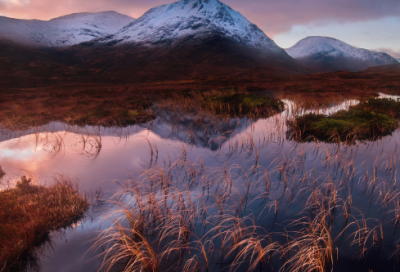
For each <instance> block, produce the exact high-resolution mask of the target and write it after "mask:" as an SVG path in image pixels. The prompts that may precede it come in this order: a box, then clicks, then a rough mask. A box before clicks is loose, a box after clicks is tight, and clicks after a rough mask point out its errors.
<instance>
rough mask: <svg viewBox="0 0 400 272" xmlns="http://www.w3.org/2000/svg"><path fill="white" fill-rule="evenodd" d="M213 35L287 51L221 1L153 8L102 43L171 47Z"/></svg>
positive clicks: (199, 0)
mask: <svg viewBox="0 0 400 272" xmlns="http://www.w3.org/2000/svg"><path fill="white" fill-rule="evenodd" d="M213 35H219V36H223V37H225V38H229V39H231V40H232V41H235V42H237V43H240V44H243V45H246V46H251V47H254V48H260V49H268V50H272V51H275V52H281V51H283V50H282V49H281V48H280V47H278V46H277V45H276V44H275V42H274V41H272V40H271V39H270V38H268V37H267V36H266V35H265V34H264V32H263V31H262V30H261V29H259V28H258V27H257V26H256V25H254V24H252V23H251V22H249V21H248V20H247V19H246V18H245V17H243V16H242V15H241V14H240V13H239V12H237V11H234V10H233V9H231V8H230V7H229V6H227V5H225V4H223V3H221V2H220V1H218V0H180V1H178V2H175V3H172V4H168V5H162V6H159V7H155V8H152V9H150V10H149V11H148V12H146V13H145V14H144V15H143V16H142V17H140V18H138V19H137V20H135V21H134V22H132V23H130V24H129V25H127V26H125V27H124V28H123V29H121V30H120V31H119V32H117V33H116V34H115V35H111V36H109V37H107V38H105V39H102V40H101V42H102V43H110V44H123V43H141V44H143V45H158V44H170V45H171V44H176V43H181V42H188V41H189V42H196V41H199V40H200V41H201V40H203V39H205V38H207V37H210V36H213ZM285 55H286V54H285Z"/></svg>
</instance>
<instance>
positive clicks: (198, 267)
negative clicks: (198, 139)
mask: <svg viewBox="0 0 400 272" xmlns="http://www.w3.org/2000/svg"><path fill="white" fill-rule="evenodd" d="M229 141H232V142H233V143H232V145H233V146H234V145H236V144H235V141H237V140H233V139H231V140H229ZM239 141H240V140H239ZM257 143H258V144H257ZM237 144H238V145H242V148H237V149H234V150H231V148H230V146H231V145H230V144H227V145H228V146H229V150H230V151H229V152H228V154H229V155H228V156H231V153H232V152H233V153H234V152H239V153H241V154H242V155H246V157H247V158H249V157H252V158H253V161H252V163H253V165H252V166H251V167H247V166H246V164H244V165H236V164H233V165H230V166H229V164H228V163H227V162H225V163H224V164H223V165H221V166H215V167H212V166H208V167H207V166H205V165H204V162H203V160H202V159H201V158H198V159H197V160H196V161H194V162H193V161H191V160H190V159H189V157H188V154H187V150H186V149H185V147H184V146H182V150H180V152H178V153H179V155H178V156H176V158H175V159H172V158H171V157H170V156H169V155H168V160H167V161H165V160H164V166H163V165H159V164H158V163H157V160H155V159H153V165H151V166H150V167H149V168H148V169H146V170H143V171H142V174H141V175H140V177H139V178H138V180H130V181H128V182H126V183H125V184H124V185H123V187H122V188H121V189H122V190H123V191H122V192H119V193H118V194H117V195H118V198H117V199H116V200H114V201H115V202H114V204H116V205H118V206H119V207H120V208H121V209H120V210H117V211H114V212H112V213H111V214H108V215H107V216H106V219H105V220H111V222H112V226H111V227H110V228H108V229H106V230H105V231H104V232H102V233H101V235H100V236H99V237H98V240H97V241H96V243H95V245H94V246H93V249H100V248H101V249H102V250H103V254H102V257H103V258H104V263H103V268H104V270H105V271H111V270H112V269H113V268H114V267H119V268H120V269H121V271H133V270H134V271H146V272H147V271H169V270H176V271H219V270H223V271H244V270H246V271H272V270H273V271H298V272H300V271H301V272H316V271H317V272H328V271H333V268H334V267H335V266H336V264H337V262H340V261H341V260H342V259H341V258H343V257H344V256H343V255H341V253H340V252H341V250H342V249H344V251H345V252H350V253H345V254H347V255H348V256H346V258H350V259H351V260H352V261H353V262H363V263H365V264H368V263H369V260H370V259H371V258H372V259H373V258H374V257H373V256H372V253H373V252H376V250H381V248H383V243H384V242H387V243H392V242H393V241H390V239H387V238H386V237H385V233H386V235H391V234H388V233H389V232H392V231H393V229H395V230H396V229H397V227H398V224H399V221H400V219H399V218H400V216H399V214H400V212H399V205H400V204H399V201H398V197H399V192H398V190H397V188H396V178H395V175H396V173H397V172H396V158H395V155H394V154H393V156H390V157H388V160H386V161H383V163H381V164H378V163H375V164H374V166H373V169H372V171H370V173H371V174H368V173H369V172H368V170H367V172H366V173H365V177H364V178H362V177H361V178H360V179H359V180H358V182H356V180H355V175H356V172H357V171H356V170H355V166H354V161H353V159H354V158H352V157H351V156H350V157H348V154H347V153H346V152H343V153H342V152H341V149H342V148H345V149H346V148H349V149H352V147H351V146H343V147H341V146H340V145H334V146H336V147H337V149H335V148H334V149H333V150H332V149H328V148H326V150H323V151H322V152H321V153H319V151H318V154H319V155H318V156H316V155H315V154H314V152H316V150H319V148H320V147H319V146H318V144H317V143H316V144H315V145H314V148H315V149H314V150H313V151H312V152H311V153H312V154H313V155H312V156H314V155H315V156H316V157H318V158H319V159H320V161H321V164H322V165H323V167H322V169H321V168H319V169H318V170H317V169H316V168H315V167H314V169H308V170H306V169H305V164H304V161H305V160H306V158H307V150H296V154H295V156H292V157H286V156H285V155H284V154H282V155H281V156H280V155H277V156H276V158H275V159H274V160H273V162H272V163H271V165H270V167H268V168H264V167H263V166H260V165H258V151H257V150H260V149H261V148H262V145H263V144H262V143H261V142H260V141H256V140H255V139H254V135H249V136H248V137H247V138H242V139H241V143H239V142H238V143H237ZM149 146H150V149H151V150H153V151H151V156H152V157H156V156H158V153H157V154H156V152H154V150H155V149H156V148H155V146H154V144H149ZM219 154H220V155H223V154H224V153H219ZM383 173H384V174H383ZM358 175H359V174H358ZM353 190H355V191H356V192H357V193H356V194H355V196H354V194H353V193H352V191H353ZM121 193H122V195H124V196H125V197H124V198H123V200H121V198H120V196H121ZM359 194H361V199H362V198H365V199H366V202H368V203H367V206H368V205H370V206H369V210H368V212H369V213H371V214H369V216H373V214H374V215H376V216H378V219H375V218H372V217H370V218H366V217H365V215H364V214H363V213H362V212H361V210H360V205H361V204H360V203H359V202H360V201H362V200H360V198H358V195H359ZM354 197H357V201H354V200H353V198H354ZM290 207H294V210H297V211H298V212H297V213H295V214H293V213H292V212H290V215H289V217H286V215H285V214H286V213H287V212H288V211H289V208H290ZM361 208H362V207H361ZM373 211H376V214H375V213H373ZM392 235H394V236H396V234H392ZM396 237H397V236H396ZM392 253H393V255H392V259H390V255H391V254H392ZM398 256H399V255H398V248H396V251H395V252H390V254H388V255H387V259H388V261H390V262H393V261H394V264H395V265H396V264H397V263H396V262H397V261H396V260H397V259H398ZM395 267H396V268H397V266H395Z"/></svg>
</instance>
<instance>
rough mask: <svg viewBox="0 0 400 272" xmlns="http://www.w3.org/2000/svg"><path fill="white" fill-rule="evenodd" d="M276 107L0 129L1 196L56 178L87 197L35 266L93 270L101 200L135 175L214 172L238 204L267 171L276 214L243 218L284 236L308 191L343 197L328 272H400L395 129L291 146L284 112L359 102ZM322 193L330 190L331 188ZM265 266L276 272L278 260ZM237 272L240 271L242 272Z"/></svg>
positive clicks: (265, 211)
mask: <svg viewBox="0 0 400 272" xmlns="http://www.w3.org/2000/svg"><path fill="white" fill-rule="evenodd" d="M381 97H383V95H381ZM284 102H285V104H286V107H285V111H284V112H282V113H281V114H278V115H275V116H273V117H270V118H267V119H258V120H249V119H246V118H241V119H239V118H236V119H218V118H216V117H204V116H203V117H202V119H201V122H200V121H199V120H197V119H196V118H197V117H196V115H195V114H185V115H181V114H178V113H177V112H174V111H168V110H164V111H163V112H159V114H158V115H157V117H156V119H155V120H154V121H153V122H151V123H148V124H143V125H136V126H130V127H126V128H103V127H83V128H82V127H75V126H67V125H65V124H63V123H51V124H49V125H46V126H43V127H38V128H35V129H31V130H28V131H20V132H11V131H3V132H2V133H1V135H0V165H2V167H3V169H4V171H5V172H6V176H5V177H4V178H3V180H2V181H1V187H0V189H4V188H6V187H7V186H10V187H12V186H13V184H14V183H15V181H16V180H17V179H18V178H19V177H21V176H22V175H26V176H30V177H32V178H33V180H34V182H35V183H37V184H51V182H52V179H53V177H55V176H57V175H64V176H67V177H69V178H70V179H71V180H73V181H74V182H76V183H77V184H78V185H79V188H80V190H81V191H82V192H86V193H87V194H88V196H89V199H90V200H91V203H92V207H91V208H90V209H89V211H88V212H87V215H86V216H85V218H84V219H83V220H82V221H81V222H79V223H78V224H76V225H74V226H72V227H71V228H69V229H66V230H64V231H62V232H57V233H53V234H52V235H51V243H50V244H47V245H46V246H44V247H43V248H41V249H40V250H41V251H40V252H41V257H40V260H39V264H40V271H43V272H53V271H74V272H81V271H82V272H83V271H85V272H90V271H98V269H99V268H100V266H101V263H102V258H101V257H99V256H98V254H99V253H101V251H102V249H98V250H93V249H90V248H91V246H92V245H93V243H94V241H95V240H96V236H97V235H98V234H99V232H100V231H101V230H104V229H106V228H107V227H109V226H110V222H109V221H107V220H105V217H104V214H106V213H109V212H110V211H113V210H117V209H118V207H116V205H114V204H112V203H109V202H107V200H108V199H110V198H111V197H112V196H115V194H116V193H118V192H120V190H121V187H123V184H124V183H125V182H127V181H128V180H134V181H136V182H146V179H144V178H143V171H148V170H149V169H155V168H165V167H166V165H171V162H172V164H173V163H174V162H176V161H182V160H184V161H185V164H189V163H192V165H197V166H198V165H199V164H200V162H201V165H202V166H201V167H202V169H203V168H204V169H213V171H210V172H212V173H214V174H210V175H217V174H215V173H217V172H218V170H216V169H229V171H230V173H232V175H233V176H234V178H233V179H234V180H235V182H234V183H233V190H234V191H235V192H236V193H235V194H232V195H236V197H239V196H240V197H242V194H243V192H244V191H246V195H247V197H249V198H250V199H257V197H258V195H259V194H260V192H259V190H260V188H259V187H257V186H258V185H257V186H254V187H251V186H250V185H249V187H248V188H247V189H246V188H244V187H243V184H245V183H247V182H248V183H249V184H250V183H251V184H256V183H257V180H258V179H259V176H257V175H260V173H264V172H263V171H266V172H265V173H269V174H268V177H269V179H270V180H269V182H270V184H271V185H270V195H269V196H268V199H271V200H272V199H273V201H272V203H275V204H276V207H275V204H271V205H269V204H265V205H264V206H262V205H263V204H261V206H260V204H259V203H256V201H250V202H249V204H248V205H246V208H245V210H244V211H243V215H248V214H250V213H254V214H255V215H256V216H257V224H258V225H260V226H262V227H263V228H265V229H267V231H269V232H271V233H272V232H274V233H282V232H284V227H283V226H287V225H288V221H290V220H294V219H299V218H302V217H303V216H304V214H302V211H303V210H304V207H305V206H306V203H308V201H309V197H310V194H311V189H310V186H311V185H310V184H314V185H315V186H323V184H333V186H334V187H335V188H337V195H338V197H342V199H347V198H349V195H350V196H351V203H352V205H351V207H352V211H350V212H349V213H350V214H351V217H353V218H354V221H353V225H351V224H349V225H350V226H349V227H348V230H347V231H346V232H345V233H343V234H342V233H341V232H342V230H343V228H341V227H338V225H343V224H345V223H344V222H343V221H344V219H343V218H342V219H338V220H336V223H335V225H334V226H333V228H332V233H333V234H335V237H336V236H338V237H339V238H340V241H338V242H335V251H336V252H335V253H337V258H338V259H340V260H341V262H338V263H335V264H334V271H370V270H373V271H389V270H390V271H396V269H399V266H395V261H394V260H395V258H396V256H397V255H393V254H395V253H396V248H397V245H400V242H399V239H400V234H399V233H398V232H397V226H396V224H395V215H396V214H397V213H398V208H399V207H398V199H399V197H398V192H399V189H400V188H399V186H400V185H399V184H398V182H397V179H398V178H399V177H398V173H397V168H398V166H397V164H398V163H397V164H396V162H397V161H398V160H399V159H400V158H399V155H400V153H399V151H398V143H400V138H399V137H400V133H399V131H395V132H393V134H392V135H390V136H386V137H383V138H381V139H378V140H376V141H373V142H372V141H365V142H356V143H354V144H351V145H345V144H332V143H329V144H328V143H322V142H319V143H316V142H309V143H298V142H295V141H290V140H288V137H287V134H286V131H287V127H286V121H287V119H288V118H291V116H292V115H293V113H296V114H297V115H301V114H304V113H309V112H318V113H324V114H332V113H334V112H336V111H338V110H344V109H347V108H348V107H349V106H351V105H355V104H357V103H358V101H356V100H350V101H345V102H342V103H335V104H332V105H331V106H330V107H325V108H321V109H314V110H310V109H299V108H297V107H296V105H295V103H294V102H292V101H289V100H285V101H284ZM155 111H157V109H155ZM197 166H194V167H197ZM261 169H262V170H261ZM224 171H225V172H226V170H224ZM244 176H249V178H248V179H247V180H248V181H246V182H244V180H245V178H243V177H244ZM266 176H267V174H266ZM372 180H373V182H372ZM329 186H331V185H329ZM311 187H312V186H311ZM190 190H192V191H193V192H194V191H196V190H198V188H196V186H193V187H191V188H190ZM327 190H328V191H329V192H331V187H329V189H327ZM193 194H194V193H193ZM214 202H215V201H214ZM382 203H383V204H382ZM384 203H388V204H387V205H385V204H384ZM278 206H279V212H278V211H277V210H278V208H277V207H278ZM338 213H339V212H338ZM336 216H338V215H336ZM338 217H339V216H338ZM361 218H366V219H367V221H366V222H367V226H366V227H365V229H364V230H368V233H370V234H371V237H372V238H371V241H372V242H370V241H369V240H368V238H367V239H365V240H366V242H365V243H366V244H368V252H365V256H363V258H357V260H355V258H354V257H355V255H357V254H358V253H357V243H353V242H354V237H353V236H357V235H356V234H359V233H356V231H357V230H359V229H360V228H361V227H356V225H357V224H356V223H355V222H362V219H361ZM346 224H347V222H346ZM374 231H375V232H376V233H378V234H379V236H380V233H381V232H383V235H384V239H383V240H382V241H381V240H380V241H379V243H380V245H379V246H376V245H375V240H374V239H375V238H374V237H375V232H374ZM276 240H279V241H281V240H283V242H284V240H285V239H283V238H282V237H280V236H279V235H277V237H276ZM359 242H360V241H358V244H359ZM370 243H372V245H371V244H370ZM364 249H365V248H364ZM368 254H369V255H368ZM367 255H368V257H367V258H365V257H366V256H367ZM335 256H336V255H335ZM273 266H274V267H277V268H278V269H279V264H278V261H276V262H275V264H273ZM224 269H226V267H224V266H223V265H220V264H218V265H214V266H212V267H211V270H213V271H216V270H224ZM382 269H387V270H382ZM238 270H240V271H246V268H243V267H239V269H238Z"/></svg>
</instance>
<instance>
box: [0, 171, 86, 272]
mask: <svg viewBox="0 0 400 272" xmlns="http://www.w3.org/2000/svg"><path fill="white" fill-rule="evenodd" d="M0 207H1V209H0V245H1V250H0V271H2V272H3V271H9V269H11V267H15V266H20V265H21V262H22V260H23V259H24V258H25V257H27V256H29V255H30V254H33V253H34V252H35V250H36V249H35V246H36V245H38V244H39V243H40V242H41V240H42V239H43V238H45V237H46V236H47V235H48V234H49V232H51V231H54V230H58V229H60V228H64V227H67V226H69V225H71V224H72V223H73V222H76V221H77V220H79V219H80V218H81V217H82V215H83V213H84V211H85V210H86V209H87V207H88V203H87V200H86V197H85V196H82V195H81V194H80V192H79V191H78V189H77V187H76V186H75V185H74V184H73V183H72V182H71V181H69V180H68V179H66V178H64V177H62V176H59V177H56V178H54V184H53V185H52V186H50V187H44V186H39V185H32V184H31V179H28V178H26V177H25V176H23V177H22V178H21V180H20V181H18V183H17V184H16V187H15V188H13V189H6V190H4V191H1V192H0Z"/></svg>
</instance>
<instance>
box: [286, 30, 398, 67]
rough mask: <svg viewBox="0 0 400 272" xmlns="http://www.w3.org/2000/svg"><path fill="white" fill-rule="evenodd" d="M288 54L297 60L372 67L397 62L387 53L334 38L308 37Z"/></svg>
mask: <svg viewBox="0 0 400 272" xmlns="http://www.w3.org/2000/svg"><path fill="white" fill-rule="evenodd" d="M286 52H287V53H288V54H289V55H290V56H291V57H293V58H295V59H301V58H309V57H313V56H320V57H333V58H339V57H340V58H345V59H349V60H353V61H354V60H357V61H363V62H365V63H370V64H371V65H374V64H375V65H384V64H391V63H395V62H396V60H395V59H394V58H393V57H391V56H389V55H388V54H386V53H382V52H373V51H370V50H367V49H363V48H357V47H354V46H351V45H349V44H347V43H345V42H342V41H340V40H337V39H334V38H329V37H319V36H315V37H307V38H305V39H303V40H301V41H299V42H298V43H296V44H295V45H294V46H293V47H291V48H288V49H286Z"/></svg>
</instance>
